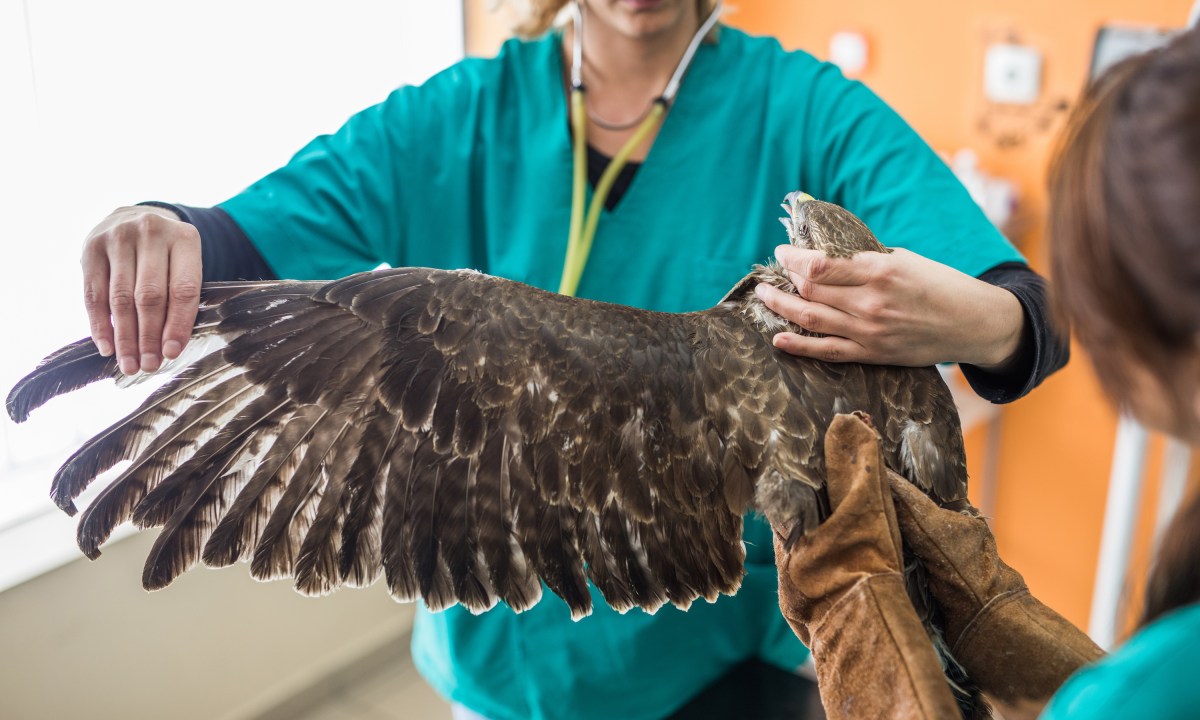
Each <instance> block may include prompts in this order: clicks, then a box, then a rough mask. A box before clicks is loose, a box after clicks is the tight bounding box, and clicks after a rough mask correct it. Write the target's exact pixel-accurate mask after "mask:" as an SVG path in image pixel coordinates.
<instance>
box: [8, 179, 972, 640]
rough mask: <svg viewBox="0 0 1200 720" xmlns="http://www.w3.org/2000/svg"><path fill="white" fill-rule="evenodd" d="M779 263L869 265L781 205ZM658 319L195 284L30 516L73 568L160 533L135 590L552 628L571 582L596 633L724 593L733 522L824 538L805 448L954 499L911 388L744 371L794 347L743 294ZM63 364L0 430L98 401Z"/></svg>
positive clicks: (462, 297)
mask: <svg viewBox="0 0 1200 720" xmlns="http://www.w3.org/2000/svg"><path fill="white" fill-rule="evenodd" d="M784 208H785V211H786V212H787V214H788V216H787V217H786V218H783V223H784V225H785V226H786V227H787V231H788V236H789V238H790V240H791V242H792V243H794V244H796V245H800V246H803V247H808V248H815V249H817V250H822V251H824V252H826V253H827V254H829V255H834V256H849V255H852V254H854V253H856V252H862V251H873V252H888V250H887V249H886V248H884V246H883V245H881V244H880V243H879V242H878V240H876V238H875V237H874V235H873V234H872V233H871V231H870V230H869V229H868V228H867V227H866V225H865V224H863V223H862V221H860V220H859V219H858V218H856V217H855V216H854V215H853V214H851V213H850V212H848V211H847V210H845V209H843V208H841V207H839V206H837V205H833V204H830V203H826V202H822V201H819V200H814V199H812V198H810V197H809V196H807V195H804V194H801V193H792V194H791V195H789V196H788V198H787V199H786V200H785V203H784ZM760 282H766V283H770V284H772V285H775V286H776V287H780V288H782V289H784V290H786V291H789V292H794V291H795V288H794V287H793V286H792V284H791V281H790V279H789V276H788V273H787V272H786V271H785V270H783V269H782V268H780V267H779V266H777V265H775V264H771V265H767V266H762V265H759V266H755V267H754V268H753V269H752V271H751V272H750V274H748V275H747V276H746V277H745V278H743V279H742V280H741V281H739V282H738V283H737V284H736V285H735V286H734V287H733V289H732V290H730V292H729V293H728V294H727V295H726V297H725V298H724V299H722V300H721V301H720V302H719V303H718V304H717V305H715V306H714V307H712V308H710V309H708V310H704V311H701V312H692V313H681V314H671V313H659V312H650V311H646V310H639V309H634V308H631V307H625V306H619V305H612V304H606V303H600V302H594V301H589V300H584V299H577V298H570V297H564V296H561V295H556V294H553V293H548V292H545V291H542V290H538V289H536V288H533V287H529V286H526V285H523V284H520V283H516V282H512V281H508V280H503V279H499V278H496V277H490V276H488V275H484V274H481V273H478V272H475V271H469V270H455V271H448V270H434V269H426V268H399V269H389V270H381V271H375V272H369V273H360V274H357V275H352V276H350V277H346V278H343V279H341V280H336V281H332V282H290V281H287V282H285V281H279V282H233V283H210V284H207V285H205V287H204V290H203V297H202V302H201V306H200V311H199V315H198V317H197V320H196V326H195V331H194V335H193V340H192V342H191V343H189V345H188V351H187V353H186V354H185V355H184V356H183V357H181V358H180V359H179V360H178V361H174V362H173V363H171V364H169V365H168V366H166V367H165V368H164V369H163V370H161V371H160V373H174V376H173V377H172V379H171V380H169V381H168V382H167V383H166V384H165V385H163V386H162V387H161V388H159V389H158V390H157V391H155V392H154V393H153V394H152V395H151V396H150V397H149V399H148V400H146V402H145V403H144V404H143V405H142V406H141V407H140V408H138V409H137V410H136V411H135V412H133V413H132V414H130V415H129V416H128V417H125V418H124V419H122V420H120V421H118V422H117V423H115V424H114V425H112V426H111V427H109V428H108V429H107V430H105V431H103V432H102V433H100V434H99V435H97V436H96V437H94V438H92V439H91V440H89V441H88V442H87V443H86V444H85V445H84V446H83V447H82V448H80V449H79V450H78V451H77V452H76V453H75V454H74V455H72V456H71V457H70V459H68V460H67V461H66V462H65V464H64V465H63V466H62V468H61V469H60V470H59V471H58V473H57V475H56V476H55V478H54V481H53V487H52V491H51V495H52V497H53V498H54V501H55V502H56V503H57V504H58V505H59V507H61V508H62V509H64V510H66V511H67V512H68V513H74V512H75V511H76V508H75V505H74V502H73V501H74V499H75V498H76V497H77V496H78V495H79V494H80V493H81V492H82V491H83V490H84V489H85V488H86V487H87V486H88V484H89V483H90V482H91V481H92V480H93V479H94V478H95V477H96V476H97V475H98V474H100V473H102V472H104V471H106V470H108V469H110V468H112V467H114V466H115V465H116V464H117V463H119V462H121V461H130V464H129V465H128V466H127V467H126V468H125V469H124V470H123V471H121V472H120V474H119V475H118V476H117V477H116V478H115V479H113V480H112V481H111V482H110V483H109V484H108V485H107V486H106V487H105V488H104V489H103V491H101V492H100V493H99V494H98V495H97V496H96V498H95V500H94V501H93V502H91V503H90V505H88V506H87V507H86V509H84V511H83V514H82V517H81V519H80V522H79V527H78V541H79V545H80V548H81V549H82V550H83V552H84V553H85V554H87V556H88V557H91V558H95V557H97V556H98V555H99V554H100V546H101V544H102V543H103V542H104V541H105V540H106V539H107V538H108V536H109V534H110V533H111V532H112V531H113V529H114V528H115V527H116V526H117V525H118V524H120V523H122V522H125V521H128V520H132V522H133V523H134V524H135V525H137V526H139V527H142V528H149V527H156V526H161V527H162V530H161V532H160V534H159V535H158V538H157V540H156V542H155V543H154V546H153V549H152V551H151V554H150V556H149V558H148V559H147V561H146V565H145V570H144V573H143V577H142V582H143V584H144V586H145V587H146V588H148V589H157V588H161V587H164V586H166V585H167V584H168V583H170V582H171V581H172V580H173V579H175V578H176V577H177V576H178V575H179V574H180V573H182V572H184V571H185V570H187V569H189V568H190V567H193V566H194V565H196V564H197V563H200V562H203V563H205V564H207V565H210V566H225V565H230V564H232V563H234V562H236V561H239V560H248V561H249V563H250V572H251V573H252V574H253V576H254V577H256V578H259V579H262V580H266V579H273V578H280V577H285V576H290V577H294V578H295V585H296V588H297V589H298V590H299V591H300V592H302V593H306V594H323V593H328V592H330V591H332V590H334V589H336V588H338V587H339V586H342V585H350V586H365V585H369V584H371V583H372V582H374V581H375V580H376V579H378V578H379V577H380V576H381V575H382V577H383V578H384V579H385V580H386V584H387V587H388V589H389V591H390V592H391V594H392V596H394V597H395V598H396V599H397V600H402V601H410V600H414V599H415V598H418V597H420V598H422V599H423V600H424V601H425V603H427V605H428V606H429V607H430V608H431V609H433V610H438V609H442V608H445V607H447V606H450V605H452V604H454V603H461V604H462V605H464V606H465V607H467V608H468V609H470V610H471V611H473V612H482V611H484V610H487V609H489V608H491V607H492V606H493V605H495V604H496V603H497V602H500V601H503V602H504V603H505V604H507V605H508V606H509V607H511V608H512V609H514V610H517V611H520V610H524V609H526V608H529V607H530V606H531V605H533V604H534V603H536V602H537V601H538V599H539V597H540V596H541V592H542V583H543V582H544V583H545V585H546V586H548V587H549V588H550V590H552V591H553V592H554V593H556V594H558V595H559V596H560V597H562V598H563V600H565V601H566V603H567V604H568V605H569V606H570V608H571V612H572V614H573V615H574V616H575V617H580V616H583V615H586V614H587V613H589V612H590V611H591V597H590V594H589V591H588V587H587V583H588V581H589V580H590V581H591V582H592V583H594V584H595V586H596V587H597V588H598V589H599V590H600V592H601V593H602V594H603V596H604V599H605V601H606V602H607V603H608V604H610V605H611V606H612V607H613V608H615V609H617V610H619V611H625V610H628V609H630V608H633V607H639V608H642V609H644V610H647V611H651V612H653V611H654V610H656V609H657V608H659V607H660V606H662V605H663V604H665V603H667V602H670V603H673V604H674V605H676V606H678V607H681V608H687V607H688V606H689V605H690V603H691V602H692V601H693V600H695V599H696V598H700V597H703V598H705V599H707V600H709V601H714V600H715V599H716V598H717V596H718V595H719V594H723V593H724V594H730V593H733V592H735V591H736V590H737V588H738V585H739V583H740V581H741V578H742V575H743V560H744V557H745V548H744V546H743V544H742V539H741V531H742V517H743V514H744V513H745V512H746V511H747V510H750V509H753V510H756V511H759V512H761V513H763V514H764V515H765V516H766V517H767V518H768V519H769V520H770V521H771V522H772V523H773V524H774V525H775V526H776V527H777V528H779V527H784V528H792V530H791V535H792V538H793V539H794V538H795V537H799V533H802V532H803V531H804V528H807V527H815V525H816V524H817V523H819V522H820V521H821V519H822V518H823V517H824V516H825V515H826V514H827V513H828V500H827V498H826V496H825V495H824V492H823V483H824V476H825V471H824V466H823V452H822V447H823V433H824V430H825V428H826V427H827V426H828V424H829V422H830V420H831V419H832V418H833V416H834V414H836V413H840V412H850V411H854V410H858V411H865V412H866V413H868V414H869V415H870V416H871V417H872V419H873V420H874V422H875V425H876V427H877V428H878V429H879V431H880V434H881V436H882V439H883V446H884V452H885V457H886V458H887V459H888V461H889V464H890V465H891V466H892V467H893V468H895V469H897V470H899V471H900V472H902V474H904V475H905V476H906V477H907V478H909V479H910V480H911V481H912V482H914V483H915V484H916V485H918V486H919V487H920V488H921V489H922V490H925V491H926V492H928V493H929V494H930V495H931V496H932V497H933V498H935V499H936V500H938V501H939V502H940V503H941V504H943V505H947V506H953V505H955V504H956V503H962V502H963V501H964V500H965V498H966V488H967V485H966V462H965V455H964V448H963V441H962V434H961V430H960V427H959V420H958V414H957V411H956V409H955V406H954V403H953V401H952V399H951V396H950V392H949V390H948V388H947V387H946V385H945V384H944V383H943V381H942V379H941V377H940V375H939V373H938V372H937V370H936V369H934V368H932V367H923V368H901V367H889V366H867V365H859V364H855V363H843V364H829V363H824V362H820V361H817V360H812V359H806V358H800V357H794V356H791V355H788V354H786V353H784V352H782V351H779V350H777V349H775V348H774V347H773V346H772V343H771V338H772V336H773V335H774V334H775V333H777V332H780V331H783V330H790V331H793V332H803V330H802V329H801V328H799V327H797V326H795V325H793V324H791V323H789V322H788V321H787V320H785V319H783V318H781V317H779V316H777V315H775V314H774V313H773V312H772V311H770V310H769V309H767V308H766V306H764V305H763V304H762V302H761V301H760V300H759V299H758V297H757V295H756V294H755V292H754V288H755V286H756V284H758V283H760ZM119 377H120V372H119V370H118V368H117V365H116V362H115V360H114V359H113V358H111V357H109V358H106V357H102V356H100V355H99V354H98V353H97V351H96V349H95V348H94V346H93V345H92V343H91V342H90V341H88V340H81V341H79V342H77V343H74V344H73V345H69V346H67V347H65V348H63V349H61V350H59V351H58V352H56V353H54V354H52V355H50V356H49V357H47V358H46V359H45V360H44V361H43V362H42V363H41V364H40V365H39V366H38V368H37V369H36V370H35V371H34V372H33V373H32V374H31V375H29V376H28V377H26V378H25V379H23V380H22V381H21V382H20V383H19V384H18V385H17V386H16V387H15V388H14V389H13V390H12V392H11V394H10V395H9V397H8V401H7V408H8V412H9V415H10V416H11V417H12V418H13V419H14V420H15V421H17V422H21V421H24V420H25V419H26V418H27V417H28V415H29V413H30V412H31V411H32V410H33V409H35V408H36V407H38V406H40V405H41V404H42V403H44V402H46V401H47V400H49V399H50V398H51V397H53V396H56V395H59V394H61V393H65V392H69V391H71V390H74V389H76V388H79V387H82V386H84V385H86V384H88V383H91V382H93V381H96V380H101V379H104V378H119Z"/></svg>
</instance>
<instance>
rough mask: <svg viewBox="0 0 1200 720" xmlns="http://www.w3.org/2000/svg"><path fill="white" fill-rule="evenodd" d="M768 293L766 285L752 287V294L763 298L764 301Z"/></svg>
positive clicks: (760, 284)
mask: <svg viewBox="0 0 1200 720" xmlns="http://www.w3.org/2000/svg"><path fill="white" fill-rule="evenodd" d="M768 292H770V291H769V290H768V289H767V284H766V283H759V284H757V285H755V286H754V294H755V295H757V296H759V297H760V298H763V299H764V300H765V299H766V297H767V293H768Z"/></svg>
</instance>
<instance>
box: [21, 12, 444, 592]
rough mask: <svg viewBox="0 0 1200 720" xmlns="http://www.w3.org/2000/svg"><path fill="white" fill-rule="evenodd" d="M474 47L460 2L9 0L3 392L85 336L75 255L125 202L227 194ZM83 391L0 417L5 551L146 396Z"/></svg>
mask: <svg viewBox="0 0 1200 720" xmlns="http://www.w3.org/2000/svg"><path fill="white" fill-rule="evenodd" d="M461 55H462V8H461V5H460V4H459V3H454V2H437V3H430V2H425V1H424V0H346V1H344V2H338V3H333V2H315V1H313V0H292V1H290V2H288V1H284V0H243V1H242V2H234V1H233V0H212V1H210V2H207V3H203V4H200V3H182V2H162V1H161V0H157V1H156V0H104V1H103V2H89V1H88V0H0V98H2V101H0V105H2V107H3V110H2V111H0V138H3V145H2V147H3V148H4V151H3V153H2V154H0V232H2V238H3V239H2V241H0V347H3V348H4V351H3V352H0V390H2V391H4V392H7V390H8V388H10V387H11V386H12V385H13V383H15V382H16V380H17V379H19V378H20V377H21V376H22V375H24V374H25V373H27V372H28V371H29V370H30V369H32V368H33V366H34V364H36V362H37V361H38V360H39V359H40V358H41V357H43V356H44V355H45V354H47V353H48V352H50V351H51V350H53V349H55V348H56V347H59V346H60V345H63V344H65V343H67V342H70V341H73V340H75V339H77V338H79V337H83V336H84V335H86V334H87V319H86V315H85V314H84V312H83V307H82V302H81V299H80V298H81V283H80V275H79V269H78V268H79V265H78V263H79V250H80V247H81V244H82V240H83V238H84V236H85V235H86V234H87V232H88V231H89V230H90V229H91V228H92V227H93V226H94V225H95V224H96V223H98V222H99V221H100V220H101V219H102V218H103V217H104V216H105V215H107V214H108V213H109V212H110V211H111V210H112V209H113V208H115V207H118V206H120V205H126V204H131V203H135V202H138V201H141V200H147V199H159V200H170V201H177V202H182V203H186V204H193V205H206V204H212V203H215V202H218V201H220V200H222V199H225V198H226V197H228V196H230V195H232V194H233V193H235V192H237V191H239V190H240V189H242V188H243V187H245V186H246V185H248V184H249V183H251V182H252V181H253V180H255V179H257V178H258V177H260V176H262V175H263V174H265V173H267V172H269V171H270V170H272V169H274V168H275V167H277V166H279V165H281V164H282V163H284V162H286V160H287V159H288V158H289V157H290V156H291V154H292V153H293V152H295V151H296V150H298V149H299V148H300V147H301V146H302V145H303V144H304V143H305V142H307V141H308V140H309V139H311V138H312V137H314V136H316V135H317V134H320V133H322V132H331V131H333V130H336V129H337V128H338V127H339V126H340V125H341V123H342V122H343V121H344V120H345V119H346V118H347V117H348V116H349V115H351V114H352V113H354V112H356V111H358V110H360V109H362V108H364V107H367V106H368V105H371V104H374V103H376V102H378V101H380V100H382V99H383V98H384V97H385V96H386V95H387V93H388V92H389V91H391V90H392V89H393V88H395V87H396V86H398V85H401V84H404V83H413V82H420V81H422V80H424V79H425V78H426V77H428V76H429V75H430V74H432V73H433V72H436V71H437V70H439V69H441V68H443V67H445V66H447V65H449V64H450V63H452V62H453V61H455V60H457V59H458V58H460V57H461ZM76 395H77V396H78V397H70V398H64V399H62V400H59V401H55V402H53V403H51V404H50V405H48V406H47V407H46V408H44V409H43V410H42V411H40V412H38V413H35V415H34V416H33V418H32V420H31V421H30V422H29V423H27V424H25V425H23V426H16V425H13V424H12V423H11V422H9V421H8V419H7V417H3V418H2V419H0V560H4V559H5V558H6V554H5V547H4V541H3V529H4V528H5V526H7V525H9V524H11V523H12V522H15V521H17V520H21V519H24V518H26V517H30V516H33V515H35V514H37V513H39V512H47V511H49V504H48V503H47V502H45V491H46V487H47V485H46V481H47V480H48V479H49V473H50V471H52V469H53V467H54V466H55V465H56V464H57V463H58V462H59V461H61V460H62V459H64V458H65V456H66V454H67V450H68V448H69V447H71V446H72V445H78V443H79V441H80V440H81V439H83V438H85V437H88V436H90V435H91V434H93V433H94V432H95V431H97V430H99V429H101V428H103V427H104V426H106V425H107V424H108V423H109V422H111V421H112V420H114V419H115V418H116V417H118V416H119V415H118V411H120V410H121V409H122V408H129V407H132V405H133V403H134V402H135V401H136V397H135V395H136V393H116V392H115V391H112V390H111V389H109V388H103V389H97V390H89V391H86V392H84V393H77V394H76ZM113 405H115V407H112V406H113ZM100 408H104V410H100ZM9 564H10V565H12V562H10V563H9ZM11 576H13V572H12V571H10V572H9V573H7V574H6V572H5V568H0V589H2V588H3V587H4V586H5V585H6V584H8V581H7V580H6V577H11Z"/></svg>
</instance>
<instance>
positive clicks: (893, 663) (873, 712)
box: [810, 573, 959, 720]
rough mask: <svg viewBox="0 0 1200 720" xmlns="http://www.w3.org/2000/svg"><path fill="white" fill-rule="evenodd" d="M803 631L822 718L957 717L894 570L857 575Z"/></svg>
mask: <svg viewBox="0 0 1200 720" xmlns="http://www.w3.org/2000/svg"><path fill="white" fill-rule="evenodd" d="M810 631H811V635H812V653H813V662H814V664H815V666H816V670H817V682H818V684H819V686H820V690H821V700H822V703H823V704H824V705H825V712H826V714H827V716H828V717H829V718H830V720H837V719H838V718H866V717H870V718H885V719H886V718H896V719H899V718H905V719H907V718H922V719H923V718H930V719H931V720H932V719H933V718H950V717H959V710H958V707H957V705H956V704H955V701H954V698H953V696H952V695H951V694H950V689H949V686H948V685H947V684H946V679H945V676H944V675H943V673H942V667H941V664H940V663H939V662H938V658H937V655H936V654H935V653H934V650H933V645H932V644H931V643H930V641H929V637H928V636H927V635H926V634H925V629H924V628H923V627H922V625H921V621H920V620H919V619H918V618H917V614H916V612H915V611H914V610H913V607H912V603H911V602H910V601H909V599H908V594H907V592H906V590H905V587H904V580H903V578H902V577H901V576H900V574H899V573H889V574H886V575H875V576H872V577H869V578H867V579H865V580H863V581H861V582H859V583H858V584H857V585H856V586H855V587H854V589H853V590H851V591H850V592H849V593H847V595H846V596H845V597H844V598H843V599H842V600H841V601H840V602H839V603H838V605H837V606H836V607H834V608H833V609H831V610H830V611H829V613H828V615H827V616H826V618H825V619H824V621H823V622H822V623H821V624H820V625H819V626H817V627H814V628H811V629H810Z"/></svg>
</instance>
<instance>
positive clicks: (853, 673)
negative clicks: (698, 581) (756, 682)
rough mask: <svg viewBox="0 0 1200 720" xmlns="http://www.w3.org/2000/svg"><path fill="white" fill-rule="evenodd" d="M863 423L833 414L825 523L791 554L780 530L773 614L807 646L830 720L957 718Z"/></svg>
mask: <svg viewBox="0 0 1200 720" xmlns="http://www.w3.org/2000/svg"><path fill="white" fill-rule="evenodd" d="M864 418H865V416H857V414H856V415H838V416H837V417H835V418H834V420H833V422H832V423H831V424H830V426H829V431H828V433H827V434H826V436H825V466H826V468H827V470H828V490H829V502H830V505H831V507H833V514H832V515H830V517H829V519H827V520H826V521H825V522H823V523H822V524H821V525H820V526H819V527H817V528H815V529H812V530H810V531H809V532H808V533H807V534H805V535H804V536H802V537H801V538H800V539H799V540H798V541H797V542H796V544H795V546H794V547H793V548H792V549H791V550H790V551H789V550H787V549H786V548H785V546H784V545H785V542H784V538H785V537H786V536H787V533H784V532H781V531H782V530H783V529H782V528H776V532H775V564H776V567H777V568H778V570H779V607H780V609H781V610H782V611H783V615H784V617H785V618H787V620H788V624H790V625H791V626H792V630H793V631H795V633H796V635H797V637H799V638H800V639H801V640H802V641H803V642H804V643H805V644H806V645H808V646H809V648H811V649H812V654H813V661H814V663H815V665H816V670H817V682H818V684H819V686H820V691H821V702H822V703H823V704H824V705H825V712H826V714H827V715H828V716H829V718H831V719H837V718H938V719H939V720H940V719H941V718H955V717H960V715H959V711H958V708H957V706H956V705H955V702H954V698H953V697H952V696H951V694H950V689H949V687H948V686H947V684H946V680H945V678H944V676H943V674H942V669H941V666H940V665H939V663H938V659H937V656H936V655H935V653H934V650H933V646H932V645H931V644H930V641H929V638H928V636H927V635H926V634H925V630H924V628H923V627H922V626H921V622H920V620H919V619H918V618H917V614H916V611H914V610H913V607H912V604H911V603H910V602H909V599H908V594H907V592H906V591H905V586H904V579H903V577H902V576H901V573H900V570H901V568H902V567H903V563H902V560H901V557H902V556H901V550H900V547H901V546H900V531H899V526H898V524H897V521H896V516H895V512H894V510H893V508H892V500H891V495H890V493H889V491H888V481H887V475H886V473H885V469H884V466H883V456H882V454H881V452H880V448H879V436H878V434H877V433H876V432H875V430H874V428H873V427H871V426H870V425H868V424H867V422H866V421H865V420H864Z"/></svg>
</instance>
